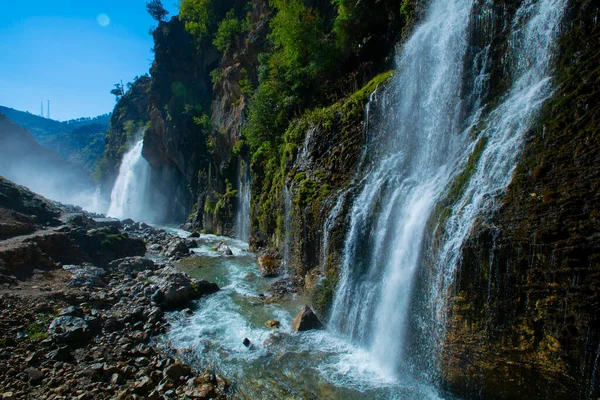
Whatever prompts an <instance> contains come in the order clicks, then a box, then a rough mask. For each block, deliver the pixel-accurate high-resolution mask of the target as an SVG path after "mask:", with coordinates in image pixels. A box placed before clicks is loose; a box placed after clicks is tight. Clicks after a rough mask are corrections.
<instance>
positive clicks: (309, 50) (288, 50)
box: [270, 0, 330, 75]
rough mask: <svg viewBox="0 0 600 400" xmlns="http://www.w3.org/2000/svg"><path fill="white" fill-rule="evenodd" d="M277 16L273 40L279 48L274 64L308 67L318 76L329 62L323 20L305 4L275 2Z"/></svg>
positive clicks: (298, 0)
mask: <svg viewBox="0 0 600 400" xmlns="http://www.w3.org/2000/svg"><path fill="white" fill-rule="evenodd" d="M271 5H272V6H273V7H274V8H275V9H277V14H276V15H275V17H273V19H272V20H271V28H272V30H273V31H272V34H271V35H270V39H271V40H272V42H273V45H274V48H275V55H274V58H273V60H272V61H273V62H274V63H280V64H281V65H282V66H290V67H292V66H294V67H298V66H299V67H304V68H308V69H309V70H310V73H309V75H314V74H316V73H317V72H318V71H320V70H322V69H323V68H324V67H325V65H324V64H325V63H326V62H328V61H329V58H330V54H329V50H330V46H328V45H326V39H325V34H324V33H325V31H324V26H323V20H322V19H321V17H320V16H319V14H318V12H317V11H316V10H315V9H313V8H311V7H307V6H305V5H304V2H303V1H302V0H271Z"/></svg>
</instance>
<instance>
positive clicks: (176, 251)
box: [165, 238, 190, 257]
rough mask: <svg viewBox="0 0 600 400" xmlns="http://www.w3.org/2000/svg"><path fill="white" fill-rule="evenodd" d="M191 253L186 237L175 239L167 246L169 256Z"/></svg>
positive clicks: (166, 252)
mask: <svg viewBox="0 0 600 400" xmlns="http://www.w3.org/2000/svg"><path fill="white" fill-rule="evenodd" d="M189 254H190V247H189V246H188V245H187V244H186V241H185V240H184V239H180V238H178V239H174V240H172V241H171V242H169V245H168V246H167V251H165V256H167V257H175V256H187V255H189Z"/></svg>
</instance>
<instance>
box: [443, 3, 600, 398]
mask: <svg viewBox="0 0 600 400" xmlns="http://www.w3.org/2000/svg"><path fill="white" fill-rule="evenodd" d="M599 17H600V12H599V9H598V7H597V5H592V2H590V1H572V2H570V4H569V6H568V12H567V15H566V18H565V21H564V25H563V31H562V34H561V37H562V39H561V40H560V44H559V57H558V60H557V63H556V64H557V65H556V79H555V84H556V86H557V91H556V93H555V95H554V96H553V99H552V100H551V101H549V102H548V103H547V104H546V106H545V107H544V110H543V113H542V116H541V120H540V122H539V123H538V124H537V126H536V127H535V128H534V129H532V130H531V131H530V132H529V135H528V137H527V144H526V147H525V151H524V154H523V156H522V159H521V161H520V163H519V165H518V168H517V170H516V172H515V176H514V179H513V181H512V183H511V185H510V186H509V188H508V190H507V193H506V195H505V196H504V197H503V198H502V200H501V201H502V204H501V207H500V208H499V210H498V211H497V212H496V213H495V214H494V216H493V218H492V219H491V220H489V221H485V222H483V221H480V222H479V223H478V224H477V225H476V226H475V228H474V230H473V232H472V235H471V237H470V238H469V240H468V242H467V243H466V245H465V246H464V249H463V256H462V266H461V268H460V271H459V274H458V277H457V280H456V284H455V287H454V291H453V293H452V301H451V303H450V304H451V308H450V310H449V316H448V327H447V337H446V343H445V347H444V351H443V357H442V360H441V362H440V364H441V365H442V377H443V379H444V380H445V381H446V383H447V386H448V387H450V388H451V389H453V390H454V391H456V392H458V393H461V394H464V395H466V396H468V397H472V398H499V399H517V398H544V399H568V398H594V399H595V398H597V397H598V395H599V394H600V392H599V386H598V385H599V382H600V379H599V378H600V377H599V376H598V362H599V359H598V358H599V357H598V355H599V350H600V347H599V346H600V329H599V328H598V326H600V320H599V319H600V318H599V316H600V315H599V306H600V303H599V298H598V296H599V294H600V292H599V291H598V290H599V288H600V235H599V232H600V220H599V205H600V169H599V165H600V164H599V162H600V146H599V143H600V142H599V137H598V126H599V123H600V95H599V92H598V88H599V87H600V70H599V69H598V55H599V54H598V49H599V48H600V30H599V29H598V24H597V21H598V18H599Z"/></svg>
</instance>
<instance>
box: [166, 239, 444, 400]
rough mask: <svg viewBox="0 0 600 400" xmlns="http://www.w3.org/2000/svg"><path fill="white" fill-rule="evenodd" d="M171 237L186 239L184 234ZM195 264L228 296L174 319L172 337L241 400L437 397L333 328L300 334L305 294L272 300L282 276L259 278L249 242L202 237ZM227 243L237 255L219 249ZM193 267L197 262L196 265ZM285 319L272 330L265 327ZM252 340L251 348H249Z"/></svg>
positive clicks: (195, 270) (188, 268) (196, 272)
mask: <svg viewBox="0 0 600 400" xmlns="http://www.w3.org/2000/svg"><path fill="white" fill-rule="evenodd" d="M170 231H171V232H172V233H175V234H178V235H180V236H185V235H186V233H185V232H183V231H180V230H174V229H171V230H170ZM198 241H199V247H198V248H196V249H193V252H194V253H195V255H194V256H193V257H192V259H191V260H192V261H193V262H192V263H190V262H189V260H186V265H185V266H181V267H180V268H181V269H182V270H184V271H185V272H187V273H189V274H190V275H191V276H193V277H194V278H198V279H206V280H209V281H213V282H216V283H217V284H218V285H219V287H220V288H221V291H220V292H219V293H216V294H214V295H211V296H208V297H205V298H203V299H201V300H199V301H198V302H197V303H196V307H195V310H194V314H193V315H191V316H187V315H183V314H182V313H180V312H174V313H171V314H170V315H169V316H168V319H169V322H170V323H171V325H172V328H171V329H170V331H169V333H168V334H167V335H166V337H165V340H167V341H168V342H169V344H170V345H171V346H173V347H174V348H175V349H177V350H178V351H179V353H180V354H182V357H183V358H184V359H185V360H186V361H188V362H190V363H191V364H192V365H196V366H198V367H199V368H212V369H214V370H216V371H217V372H219V373H221V374H223V375H225V376H226V377H228V378H229V379H231V380H232V381H233V382H234V392H233V393H232V397H233V398H238V399H288V398H297V399H317V398H318V399H338V398H339V399H341V398H343V399H390V398H397V399H438V398H440V397H439V395H438V394H437V393H436V391H435V390H434V388H432V387H430V386H428V385H423V384H420V383H418V382H417V381H416V380H415V379H413V378H412V377H410V376H405V377H400V378H398V377H393V378H392V377H389V376H387V375H386V374H385V373H384V370H383V369H382V368H380V366H379V365H378V364H377V362H376V360H374V359H373V358H372V356H371V355H370V353H369V352H367V351H366V350H363V349H361V348H357V347H355V346H354V345H352V344H351V343H350V342H348V341H347V340H346V339H345V338H344V337H340V336H337V335H335V334H334V333H332V332H330V331H328V330H326V329H325V330H321V331H311V332H304V333H293V332H292V331H291V322H292V320H293V318H294V317H295V315H296V314H297V313H298V312H299V310H300V309H301V307H302V306H303V305H304V304H306V299H305V298H303V297H302V296H300V295H290V296H289V297H288V298H286V299H284V300H282V301H280V302H273V303H270V302H269V301H264V299H263V298H261V297H260V295H261V294H263V295H267V296H268V293H267V290H268V288H269V286H270V285H271V284H272V283H273V282H275V281H276V279H266V278H263V277H261V276H260V275H259V274H258V269H257V260H256V256H255V255H254V254H252V253H251V252H249V251H248V246H247V244H245V243H243V242H240V241H237V240H234V239H230V238H223V237H217V236H212V235H203V236H202V237H201V238H200V239H199V240H198ZM220 241H223V242H225V243H226V244H227V245H228V246H229V247H230V248H231V250H232V251H233V253H234V255H233V256H222V255H221V254H220V253H218V252H216V251H214V250H213V248H214V247H215V245H216V244H217V243H218V242H220ZM190 264H192V265H190ZM271 319H276V320H278V321H280V323H281V328H280V329H279V330H278V331H273V330H271V329H269V328H267V327H266V326H265V322H267V321H268V320H271ZM245 338H248V339H249V340H250V342H251V346H250V347H248V348H247V347H246V346H244V344H243V341H244V339H245Z"/></svg>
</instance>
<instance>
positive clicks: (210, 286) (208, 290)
mask: <svg viewBox="0 0 600 400" xmlns="http://www.w3.org/2000/svg"><path fill="white" fill-rule="evenodd" d="M192 284H193V286H194V290H195V291H196V293H198V294H199V295H200V296H206V295H209V294H213V293H217V292H218V291H219V290H221V289H219V286H218V285H217V284H216V283H214V282H209V281H205V280H204V279H200V280H199V279H194V280H193V281H192Z"/></svg>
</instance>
